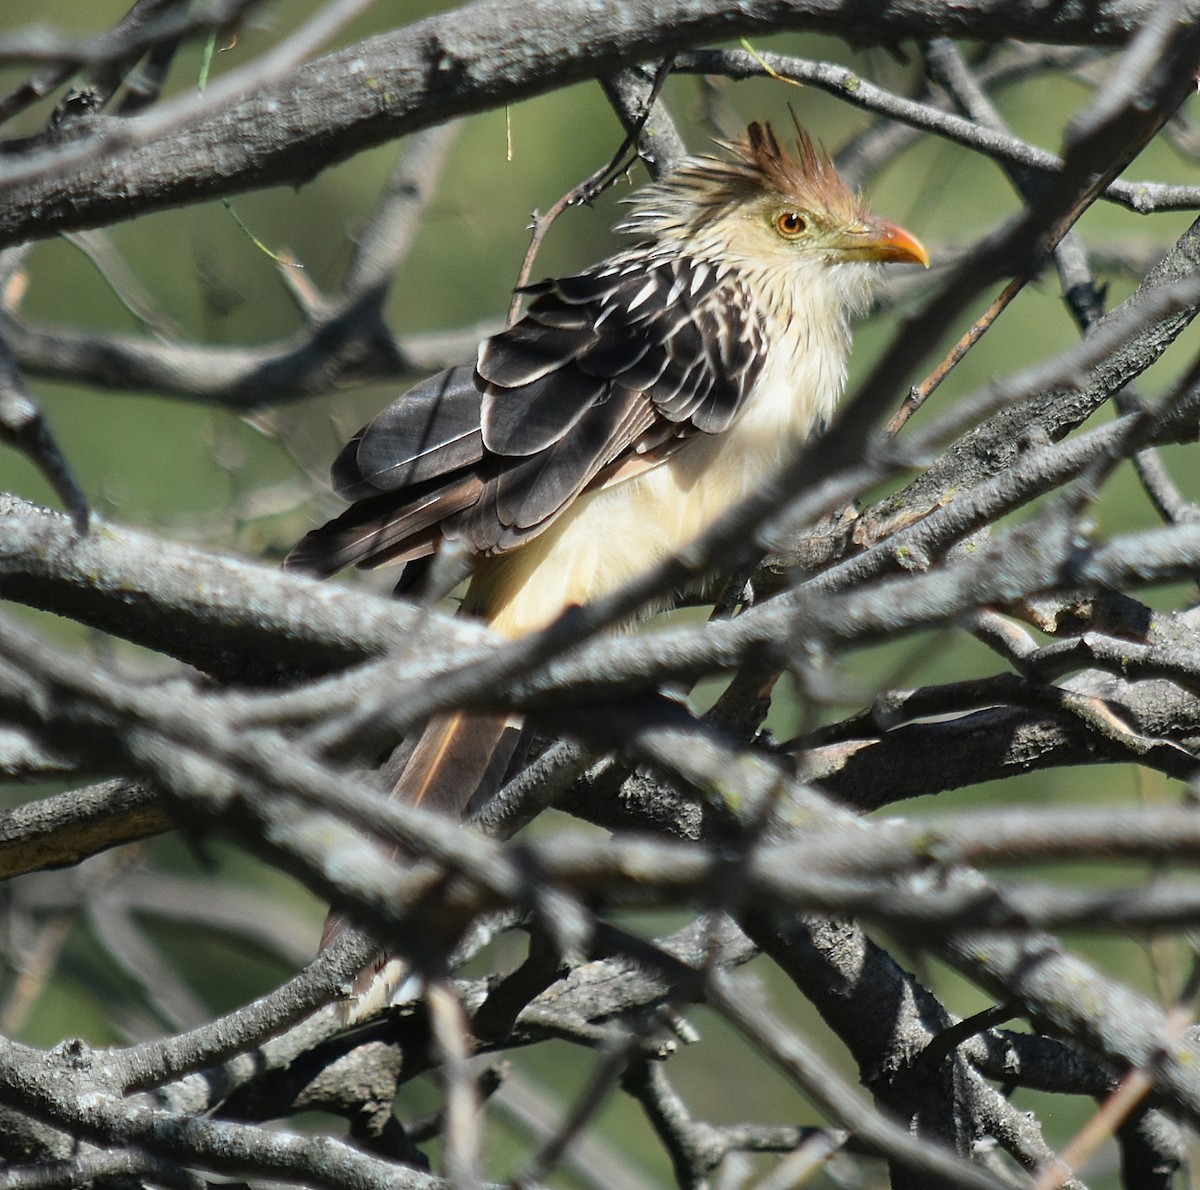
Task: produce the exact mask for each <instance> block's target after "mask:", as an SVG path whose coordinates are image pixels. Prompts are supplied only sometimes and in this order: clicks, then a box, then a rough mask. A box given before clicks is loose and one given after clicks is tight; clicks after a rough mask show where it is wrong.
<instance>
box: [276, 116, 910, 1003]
mask: <svg viewBox="0 0 1200 1190" xmlns="http://www.w3.org/2000/svg"><path fill="white" fill-rule="evenodd" d="M792 122H793V126H794V132H795V137H794V145H793V147H792V148H791V149H790V150H789V149H788V148H785V147H784V145H783V143H781V141H780V139H779V137H778V136H777V135H776V133H775V131H774V130H773V128H772V127H771V125H770V124H769V123H766V122H758V121H756V122H753V123H751V124H750V125H749V126H748V127H747V129H746V132H745V134H744V135H743V136H741V137H739V138H737V139H734V140H726V141H718V142H716V149H717V151H716V152H715V153H706V154H699V155H696V156H691V157H687V158H684V159H683V160H682V161H681V162H680V163H679V164H678V165H677V166H676V168H674V169H673V170H671V171H670V172H669V173H668V174H666V175H665V176H663V177H662V178H661V179H659V180H658V181H655V182H652V183H650V184H649V185H647V186H645V187H643V188H642V189H641V190H639V191H637V192H636V193H635V194H634V195H633V196H632V197H631V198H630V199H629V200H628V201H629V203H630V212H629V214H628V215H627V217H626V218H624V219H623V220H622V221H621V222H620V223H618V225H617V230H618V231H620V232H625V233H629V234H631V235H633V236H634V237H636V239H635V241H634V242H633V243H632V244H631V245H630V246H628V247H625V248H623V249H622V250H619V251H617V252H616V253H615V254H614V255H612V256H609V257H608V258H607V259H605V260H602V261H600V262H599V263H598V264H595V265H593V266H592V267H590V268H587V269H584V270H583V271H582V272H580V273H578V274H576V275H573V276H566V277H559V278H557V279H552V280H546V281H542V282H540V283H537V284H534V285H530V286H528V287H526V288H525V290H524V295H525V297H526V299H527V303H528V304H527V306H526V308H525V312H524V314H523V316H522V317H521V318H520V319H519V320H518V321H516V322H514V323H513V324H512V325H510V326H508V327H507V328H506V329H505V330H502V331H500V332H498V333H497V334H494V335H492V336H491V337H489V338H487V339H485V340H484V341H483V342H482V343H481V344H480V345H479V349H478V353H477V356H476V359H475V361H474V363H464V364H461V365H459V366H456V367H452V368H449V369H448V370H446V371H443V372H441V373H440V374H438V375H436V376H433V377H432V378H430V379H427V380H425V381H424V382H422V383H419V384H417V385H416V386H415V387H414V388H412V389H410V390H409V391H408V392H407V393H405V394H404V395H403V396H401V397H400V398H399V399H397V400H396V401H394V402H393V403H392V404H391V405H389V406H388V407H387V408H385V409H384V410H383V411H382V412H380V413H379V414H378V415H377V416H376V417H375V418H374V419H373V420H371V421H370V422H368V423H367V425H365V426H364V427H363V428H362V429H361V430H359V431H358V433H356V434H355V435H354V436H353V438H351V440H350V441H349V442H348V443H347V444H346V446H345V447H344V448H343V450H342V451H341V453H340V454H339V455H338V456H337V458H336V460H335V461H334V463H333V467H332V481H333V486H334V488H335V490H336V491H337V493H338V494H339V495H340V496H342V497H343V498H344V499H346V500H348V501H351V505H350V507H349V508H348V509H347V510H346V511H345V512H343V513H342V514H341V515H340V516H338V517H336V518H335V519H333V520H331V521H329V522H328V523H327V524H325V525H323V526H321V527H320V528H317V529H314V530H313V531H312V532H310V533H308V534H307V535H306V536H305V537H304V538H303V539H302V540H301V541H300V542H299V543H297V545H296V546H295V547H294V548H293V549H292V550H291V552H290V554H289V555H288V557H287V559H286V562H285V566H286V567H288V568H289V569H292V570H295V571H299V572H303V573H308V574H310V575H314V576H316V577H322V578H323V577H327V576H329V575H332V574H334V573H336V572H337V571H340V570H342V569H343V568H346V567H349V566H358V567H364V568H373V567H376V566H380V565H383V564H386V563H397V564H401V565H403V567H404V570H403V572H402V574H401V578H400V580H399V581H398V583H397V590H398V591H400V592H404V591H408V590H412V589H413V588H414V586H415V585H416V584H417V583H418V582H419V581H420V579H421V577H422V576H423V575H424V574H425V573H426V572H427V569H428V567H429V565H430V563H431V561H432V559H433V558H434V557H435V556H436V555H437V554H438V552H439V551H441V550H445V549H453V550H456V551H460V552H463V553H465V554H466V555H467V556H468V557H469V558H470V559H471V560H472V562H473V571H472V574H471V578H470V582H469V584H468V586H467V590H466V594H465V597H464V599H463V602H462V607H461V612H462V614H465V615H470V616H475V617H479V618H481V619H482V620H484V621H485V622H486V623H487V625H488V626H489V627H490V628H491V629H492V630H493V631H494V632H496V633H497V634H499V635H500V636H501V637H505V638H509V639H515V638H519V637H521V636H524V635H526V634H528V633H531V632H535V631H537V630H538V629H540V628H543V627H545V626H546V625H547V624H549V623H550V622H551V621H553V620H554V619H555V618H556V617H557V616H559V615H560V614H562V613H563V612H564V611H566V610H567V609H569V608H571V607H572V606H574V605H578V604H583V603H586V602H587V601H588V600H590V599H595V598H597V597H599V596H602V595H605V594H607V593H609V592H611V591H613V590H615V589H616V588H617V587H619V586H620V585H621V584H622V583H623V582H625V581H626V580H628V579H631V578H633V577H634V576H635V575H637V574H638V573H639V572H641V571H643V570H645V569H647V568H649V567H650V566H651V565H652V564H653V563H655V562H656V561H658V560H660V559H661V558H663V557H664V556H667V555H669V554H671V553H673V552H675V551H677V550H679V549H680V548H682V547H684V546H686V545H687V544H688V543H689V542H690V541H691V540H692V539H694V538H695V537H697V536H698V535H699V534H700V533H702V532H703V531H704V530H705V529H706V528H707V527H709V526H710V525H711V524H713V523H714V522H715V521H716V520H717V519H718V517H719V516H720V515H721V514H722V513H723V512H724V511H725V510H727V509H728V508H730V507H731V506H733V505H735V504H736V503H737V502H738V501H740V500H741V499H743V498H745V497H746V496H748V495H749V494H751V493H752V492H753V491H755V490H756V488H758V486H759V485H760V484H761V483H762V482H763V480H764V478H765V477H769V476H770V475H771V474H772V473H773V472H776V471H778V470H779V469H780V468H782V467H783V466H784V465H785V464H786V463H787V462H788V461H789V459H790V458H791V457H792V456H793V454H794V452H795V451H796V450H797V448H798V447H799V445H800V444H801V443H803V442H804V441H805V440H806V439H808V438H810V437H811V436H812V435H814V434H817V433H819V432H820V431H821V430H822V429H823V428H824V427H825V425H826V424H827V423H828V422H829V420H830V419H831V417H832V415H833V412H834V409H835V405H836V402H837V400H838V397H839V396H840V394H841V392H842V389H843V388H844V386H845V381H846V367H847V357H848V352H849V348H850V328H851V322H852V320H853V319H854V318H855V317H857V316H860V315H861V314H863V313H864V312H865V311H866V309H867V307H868V306H869V304H870V299H871V295H872V291H873V288H874V285H875V282H876V277H877V274H878V271H879V270H878V269H877V267H876V266H877V265H879V264H881V263H888V262H893V263H910V264H917V265H921V266H924V267H926V268H927V267H928V266H929V255H928V253H927V252H926V250H925V248H924V247H923V246H922V244H921V243H920V242H919V241H918V240H917V239H916V238H915V237H914V236H913V235H912V234H910V233H909V232H907V231H905V230H904V229H903V228H901V227H898V226H897V225H895V224H893V223H889V222H887V221H885V220H883V219H880V218H877V217H876V216H874V215H873V214H872V213H871V212H870V210H869V208H868V206H867V204H866V202H865V201H864V199H863V198H862V197H861V196H860V195H859V194H857V193H856V192H855V191H854V190H852V189H851V188H850V187H849V186H848V185H847V184H846V183H845V182H844V181H843V179H842V178H841V177H840V176H839V174H838V172H837V170H836V168H835V166H834V164H833V162H832V160H831V158H830V157H829V156H828V154H827V153H826V152H825V151H824V150H823V149H822V148H821V147H820V146H819V145H818V144H817V143H816V142H815V141H814V140H813V139H812V138H811V137H810V135H809V134H808V133H807V132H806V131H805V129H804V128H803V127H802V125H801V124H800V122H799V121H798V120H797V119H796V117H795V115H794V114H793V117H792ZM518 728H519V724H518V723H517V722H516V721H514V720H513V719H512V718H511V717H509V716H505V715H500V714H492V715H483V714H480V713H478V712H464V711H447V712H443V713H440V714H437V715H435V716H433V717H432V718H431V719H430V721H429V722H428V724H427V725H426V726H425V728H424V729H423V731H422V732H421V733H420V735H419V737H418V738H417V741H416V744H415V747H414V748H413V749H412V751H411V753H410V755H409V758H408V760H407V763H406V764H405V765H404V768H403V771H402V772H401V773H400V775H399V777H398V779H397V780H396V782H395V787H394V789H393V791H392V796H393V797H395V798H397V799H398V800H401V801H403V802H407V803H408V804H410V805H414V806H421V807H424V808H426V809H432V810H435V811H438V812H440V813H443V814H449V815H454V816H459V817H461V816H462V815H463V814H464V812H465V810H466V808H467V806H468V804H469V803H470V802H471V800H472V799H473V798H475V797H476V796H477V795H478V794H479V793H480V791H481V790H482V789H484V788H485V787H486V786H488V785H489V784H491V785H492V786H496V785H497V784H498V782H499V780H500V778H501V777H502V776H503V773H504V770H505V768H506V767H507V765H508V764H509V762H510V760H511V758H512V756H513V754H514V751H515V748H516V738H517V731H518ZM344 925H345V919H344V918H342V917H341V915H340V914H337V913H336V912H334V913H333V914H331V917H330V920H329V922H328V923H327V927H326V935H325V939H324V942H323V945H328V943H329V941H330V940H331V939H332V937H334V936H336V935H337V934H338V933H339V932H340V931H341V930H342V929H343V928H344ZM389 965H390V966H391V967H392V968H395V973H394V974H393V975H391V976H387V975H386V974H385V973H386V971H387V970H388V968H389ZM403 970H404V967H403V964H400V965H399V966H398V967H397V966H396V964H392V963H390V960H387V959H386V958H384V957H381V958H380V960H379V961H378V962H377V963H376V964H375V965H374V967H373V968H372V970H371V971H369V972H367V973H365V974H364V976H363V977H361V978H360V981H359V984H358V985H356V990H355V993H354V994H353V995H352V996H351V997H350V1007H349V1009H348V1010H347V1019H348V1020H349V1021H351V1022H353V1021H355V1020H361V1019H364V1018H365V1017H366V1016H368V1015H370V1014H371V1013H372V1012H374V1011H375V1010H376V1009H377V1008H378V1007H379V1006H381V1005H382V1004H384V1003H386V1002H387V1001H388V999H389V998H390V997H391V996H392V995H394V994H395V992H396V989H397V985H398V983H399V982H400V981H401V979H402V978H403V975H402V972H403Z"/></svg>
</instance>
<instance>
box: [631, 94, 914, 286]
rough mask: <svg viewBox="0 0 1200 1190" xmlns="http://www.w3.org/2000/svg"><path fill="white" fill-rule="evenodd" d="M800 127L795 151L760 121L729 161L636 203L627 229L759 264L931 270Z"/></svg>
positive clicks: (733, 145) (698, 160) (669, 182)
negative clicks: (903, 265) (896, 265)
mask: <svg viewBox="0 0 1200 1190" xmlns="http://www.w3.org/2000/svg"><path fill="white" fill-rule="evenodd" d="M793 121H794V117H793ZM795 128H796V148H795V154H794V155H792V154H790V153H788V152H787V151H786V150H785V149H784V148H783V147H782V146H781V145H780V143H779V140H778V138H777V137H776V135H775V133H774V131H773V130H772V129H771V126H770V125H769V124H759V123H754V124H751V125H750V126H749V128H747V129H746V133H745V135H744V136H743V137H741V138H740V139H738V140H736V141H724V142H720V143H721V147H722V148H724V149H725V150H726V153H727V156H725V157H713V156H700V157H689V158H687V159H686V160H685V161H684V162H682V163H681V164H680V166H679V167H678V168H677V169H676V170H674V171H673V172H672V173H671V174H670V175H668V176H667V177H666V178H664V179H662V180H661V181H659V182H656V183H654V184H652V185H650V186H647V187H646V188H645V189H643V190H642V191H640V192H639V193H638V194H637V195H635V196H634V197H633V198H632V199H631V200H630V201H631V203H632V205H633V211H632V212H631V214H630V216H629V217H628V218H627V219H626V220H624V221H623V222H622V223H621V225H620V229H621V230H623V231H629V232H633V233H635V234H639V235H643V236H645V237H647V238H649V239H652V240H654V241H656V242H658V243H659V244H660V245H662V246H664V247H667V246H671V245H677V246H678V247H679V250H680V251H684V252H694V253H697V254H699V255H702V256H708V257H711V258H714V259H722V260H728V261H731V262H735V263H738V264H741V265H743V266H750V267H754V268H764V267H765V268H770V269H774V268H776V267H779V268H784V269H787V270H788V271H789V272H791V271H793V270H794V269H795V268H797V267H800V268H807V267H808V266H809V265H810V264H822V263H823V264H826V265H837V264H864V263H866V264H869V263H876V262H887V261H902V262H909V263H912V264H920V265H924V266H925V267H928V265H929V255H928V253H927V252H926V251H925V249H924V247H922V245H921V244H920V242H919V241H918V240H917V239H916V238H915V237H914V236H912V235H910V234H909V233H908V232H907V231H905V230H904V229H903V228H900V227H897V226H896V225H895V224H892V223H888V222H886V221H885V220H883V219H878V218H876V217H875V216H873V215H872V214H871V213H870V211H869V210H868V209H867V206H866V203H865V202H864V201H863V199H862V198H861V196H859V195H858V194H856V193H855V192H854V191H853V190H851V189H850V187H849V186H847V185H846V183H845V182H844V181H843V180H842V179H841V177H840V176H839V174H838V172H837V170H836V169H835V168H834V165H833V162H832V161H830V159H829V157H828V156H827V155H826V154H825V153H824V152H823V151H822V150H821V149H820V148H819V147H818V146H817V145H816V144H814V143H813V141H812V139H811V138H810V137H809V136H808V134H807V133H806V132H805V131H804V129H803V128H801V127H800V125H799V123H796V125H795ZM859 271H861V270H854V272H859Z"/></svg>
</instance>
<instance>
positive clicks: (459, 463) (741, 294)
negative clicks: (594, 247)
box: [287, 248, 763, 575]
mask: <svg viewBox="0 0 1200 1190" xmlns="http://www.w3.org/2000/svg"><path fill="white" fill-rule="evenodd" d="M529 292H530V293H531V294H532V295H533V296H534V301H533V302H532V303H531V305H530V306H529V309H528V311H527V312H526V314H525V316H524V317H523V318H522V319H521V320H520V321H519V322H518V323H516V324H515V325H514V326H512V327H510V328H508V329H507V330H505V331H502V332H500V333H499V334H497V335H494V336H492V338H490V339H488V340H486V341H485V342H484V343H483V345H482V346H481V347H480V351H479V358H478V361H477V364H476V367H475V368H471V367H470V366H466V365H464V366H462V367H458V368H451V369H450V370H449V371H447V372H443V373H441V374H440V375H438V376H435V377H433V378H431V379H430V380H427V381H425V382H424V383H422V384H420V385H417V386H416V387H415V388H413V389H412V390H410V391H409V392H408V393H406V394H405V395H404V396H403V397H401V398H400V399H399V400H398V401H395V402H393V404H392V405H390V406H389V407H388V408H387V409H385V410H383V412H382V413H380V414H379V415H378V416H377V417H376V418H375V419H374V420H373V421H371V422H370V423H368V424H367V425H366V426H365V427H364V428H363V429H362V430H360V431H359V432H358V433H357V434H356V435H355V436H354V438H353V439H352V440H351V441H350V442H349V443H348V444H347V445H346V447H345V449H344V450H343V451H342V453H341V454H340V455H339V456H338V458H337V460H336V461H335V463H334V466H333V479H334V486H335V488H336V489H337V491H338V492H339V493H340V494H341V495H343V496H345V497H346V498H348V499H350V500H355V501H357V502H358V503H356V504H354V505H353V506H352V507H351V508H350V509H348V510H347V511H346V512H345V513H343V514H342V516H340V517H338V518H337V519H336V520H334V521H331V522H330V523H329V524H328V525H325V526H323V527H322V528H320V529H316V530H314V531H313V532H312V533H310V534H309V535H308V536H307V537H306V538H304V540H303V541H301V542H300V543H299V544H298V545H297V546H296V548H295V549H294V550H293V551H292V553H291V554H290V555H289V556H288V563H287V564H288V565H289V566H290V567H293V568H296V569H302V570H307V571H310V572H313V573H318V574H323V575H324V574H332V573H333V572H334V571H335V570H338V569H341V568H342V567H343V566H348V565H351V564H358V565H364V566H375V565H379V564H381V563H383V562H390V561H408V560H411V559H414V558H419V557H423V556H424V555H426V554H429V553H431V552H432V551H433V550H435V549H436V548H437V544H438V542H439V541H440V540H441V539H442V538H443V537H453V538H456V539H458V540H461V541H463V542H464V543H465V544H466V545H467V546H468V547H469V548H470V549H471V550H472V551H473V552H475V553H478V554H489V555H494V554H502V553H505V552H507V551H508V550H510V549H513V548H515V547H516V546H518V545H520V544H521V543H522V542H524V541H526V540H528V539H529V538H531V537H534V536H536V535H537V534H538V533H540V532H541V531H542V530H543V529H545V528H546V527H547V526H548V525H550V524H551V523H552V522H553V521H554V520H555V519H556V518H557V517H558V516H559V515H560V514H561V513H562V512H563V511H564V510H565V509H566V508H567V506H568V505H569V504H570V503H571V501H572V500H574V499H575V497H576V496H578V495H579V494H580V493H581V492H583V491H584V490H586V489H587V488H588V487H589V486H591V485H593V484H600V483H608V482H613V481H614V478H616V479H624V478H627V477H628V476H629V475H631V474H634V473H636V472H637V471H638V470H643V469H645V468H646V467H648V466H653V465H657V464H659V463H661V462H662V461H663V460H664V459H666V458H667V457H669V455H670V454H671V453H673V451H674V450H676V449H678V447H679V446H680V445H682V443H683V442H685V441H686V440H687V439H688V438H690V437H693V436H695V435H696V434H701V433H705V434H716V433H720V432H721V431H722V430H725V429H727V428H728V426H729V425H730V424H731V422H732V421H733V419H734V418H735V417H736V416H737V413H738V411H739V409H740V408H741V406H742V403H743V401H744V400H745V397H746V395H747V393H748V392H749V391H750V388H751V387H752V385H753V382H754V379H755V377H756V376H757V374H758V370H759V368H760V367H761V360H762V347H763V328H762V326H761V323H760V322H759V320H758V318H757V316H756V315H755V312H754V311H755V307H754V306H753V304H752V303H751V301H750V300H749V297H748V294H747V293H746V292H745V291H744V289H743V288H742V286H741V282H740V280H739V278H738V277H737V275H736V273H734V272H732V271H730V270H725V271H724V272H718V270H717V269H715V268H714V267H713V266H710V265H708V264H705V263H704V262H702V261H694V260H688V259H684V258H679V257H667V256H655V255H653V254H650V253H647V252H646V251H645V250H644V249H642V250H639V249H637V248H634V249H630V250H629V251H628V252H626V253H623V254H621V255H619V256H616V257H614V258H612V259H611V260H609V261H607V262H605V263H604V264H601V265H597V266H596V267H595V268H594V269H591V270H589V271H588V272H585V273H583V274H580V275H578V276H574V277H566V278H562V279H560V280H557V281H548V282H544V283H543V284H541V285H538V286H534V287H532V288H531V289H530V290H529Z"/></svg>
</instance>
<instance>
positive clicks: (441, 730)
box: [320, 711, 523, 1024]
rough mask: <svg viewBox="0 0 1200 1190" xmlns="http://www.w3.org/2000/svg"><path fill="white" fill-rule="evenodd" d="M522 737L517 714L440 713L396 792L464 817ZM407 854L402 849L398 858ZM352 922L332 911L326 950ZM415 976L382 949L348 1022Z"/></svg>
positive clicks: (407, 800)
mask: <svg viewBox="0 0 1200 1190" xmlns="http://www.w3.org/2000/svg"><path fill="white" fill-rule="evenodd" d="M522 735H523V731H522V725H521V722H520V720H519V719H518V718H516V717H514V716H512V715H506V714H489V713H484V712H479V711H447V712H444V713H442V714H439V715H435V716H434V717H433V718H432V719H430V721H429V723H428V724H427V725H426V727H425V729H424V730H423V731H422V732H421V734H420V736H419V737H418V739H417V742H416V745H415V747H414V748H413V749H412V752H411V753H410V754H409V756H408V759H407V761H405V763H404V767H403V769H402V770H401V772H400V775H399V777H397V779H396V782H395V785H394V786H393V788H392V793H391V796H392V797H393V798H394V799H395V800H396V801H399V802H402V803H404V804H405V805H409V806H420V807H421V808H422V809H424V810H433V811H434V812H436V813H439V814H446V815H448V816H450V817H453V818H462V817H463V816H464V815H465V814H466V813H467V811H468V809H469V808H470V807H471V805H472V803H478V804H482V803H483V802H485V801H486V800H487V799H488V798H489V797H491V796H492V794H494V793H495V792H496V791H497V790H498V789H499V788H500V785H501V783H502V782H503V780H504V777H505V774H506V773H507V771H508V769H509V767H510V765H511V764H512V762H513V760H514V758H515V757H516V754H517V751H518V749H519V748H520V746H521V742H522ZM402 854H403V853H402V852H401V851H400V850H399V849H397V850H396V855H397V856H398V857H399V856H401V855H402ZM351 925H352V922H351V921H350V919H349V918H347V917H346V916H345V915H344V914H343V913H341V912H340V911H339V910H337V909H331V910H330V912H329V916H328V917H327V918H326V919H325V929H324V932H323V933H322V935H321V947H320V948H321V950H322V951H323V950H325V949H326V948H327V947H328V946H329V945H330V944H331V943H332V942H333V941H334V939H335V938H337V937H339V936H340V935H341V934H342V933H343V932H344V931H345V930H347V929H349V928H350V927H351ZM410 974H411V972H410V970H409V969H408V967H407V965H405V964H404V963H403V962H402V961H398V960H397V959H396V958H395V956H394V955H391V954H389V953H387V952H384V953H381V954H380V955H379V956H378V957H377V959H376V960H375V961H374V962H373V963H372V964H371V965H370V966H368V967H366V968H364V969H363V970H362V971H361V972H360V973H359V976H358V978H357V979H356V980H355V982H354V986H353V989H352V992H351V995H350V997H349V998H348V999H347V1001H346V1002H345V1005H344V1007H345V1015H346V1023H347V1024H355V1023H357V1022H358V1021H361V1020H364V1019H366V1017H368V1016H370V1015H371V1014H372V1013H374V1012H376V1011H378V1009H380V1008H382V1007H383V1006H385V1005H386V1004H389V1003H391V1002H392V999H393V997H394V995H395V993H396V992H397V991H398V990H399V989H400V987H401V986H402V984H403V983H404V982H405V981H406V980H407V979H408V977H409V975H410Z"/></svg>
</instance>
